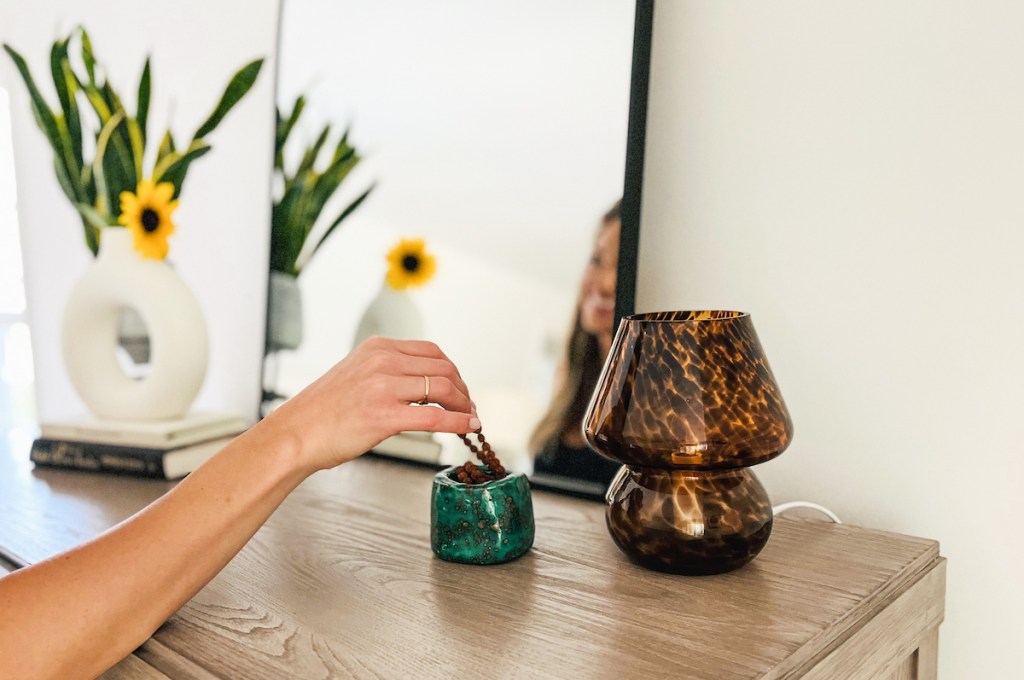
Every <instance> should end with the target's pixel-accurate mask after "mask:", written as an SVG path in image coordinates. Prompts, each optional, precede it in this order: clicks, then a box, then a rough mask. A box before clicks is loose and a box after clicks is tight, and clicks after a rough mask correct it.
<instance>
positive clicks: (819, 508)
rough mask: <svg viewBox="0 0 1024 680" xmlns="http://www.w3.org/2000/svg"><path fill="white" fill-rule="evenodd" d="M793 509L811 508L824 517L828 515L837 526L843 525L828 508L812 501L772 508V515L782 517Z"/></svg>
mask: <svg viewBox="0 0 1024 680" xmlns="http://www.w3.org/2000/svg"><path fill="white" fill-rule="evenodd" d="M793 508H810V509H812V510H817V511H818V512H820V513H822V514H823V515H827V516H828V518H829V519H831V520H832V521H833V522H835V523H836V524H842V521H841V520H840V519H839V517H837V516H836V514H835V513H834V512H832V511H831V510H829V509H828V508H825V507H822V506H820V505H818V504H817V503H811V502H810V501H792V502H790V503H782V504H780V505H776V506H775V507H773V508H772V514H773V515H781V514H782V513H784V512H786V511H787V510H792V509H793Z"/></svg>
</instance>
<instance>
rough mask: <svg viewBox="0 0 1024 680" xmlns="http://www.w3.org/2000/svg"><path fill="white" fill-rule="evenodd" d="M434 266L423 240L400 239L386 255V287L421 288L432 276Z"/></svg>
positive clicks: (397, 288)
mask: <svg viewBox="0 0 1024 680" xmlns="http://www.w3.org/2000/svg"><path fill="white" fill-rule="evenodd" d="M436 266H437V263H436V262H435V261H434V256H433V255H430V254H428V253H427V252H426V246H425V245H424V243H423V239H421V238H418V239H402V241H401V242H400V243H399V244H398V245H397V246H395V247H394V248H392V249H391V251H390V252H389V253H388V277H387V282H388V285H389V286H391V287H392V288H394V289H395V290H405V289H406V288H409V287H413V286H422V285H423V284H425V283H426V282H427V281H430V279H431V278H432V277H433V276H434V270H435V269H436Z"/></svg>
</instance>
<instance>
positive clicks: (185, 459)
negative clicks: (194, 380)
mask: <svg viewBox="0 0 1024 680" xmlns="http://www.w3.org/2000/svg"><path fill="white" fill-rule="evenodd" d="M247 427H248V424H247V423H246V421H245V420H244V419H243V418H239V417H237V416H229V415H224V414H220V413H194V414H190V415H188V416H186V417H185V418H181V419H178V420H160V421H112V420H106V421H104V420H95V419H85V418H83V419H80V420H71V421H65V422H52V423H43V424H42V425H41V427H40V437H39V438H38V439H36V440H35V441H34V442H33V443H32V453H31V456H30V457H31V459H32V461H33V462H34V463H35V464H36V465H45V466H51V467H61V468H72V469H75V470H91V471H94V472H117V473H122V474H131V475H137V476H140V477H157V478H161V479H180V478H181V477H184V476H185V475H187V474H188V473H190V472H192V471H193V470H195V469H196V468H197V467H199V466H200V465H202V464H203V463H204V462H206V460H207V459H209V458H210V457H211V456H212V455H213V454H215V453H217V451H219V450H220V449H221V448H223V447H224V445H226V444H227V443H228V442H230V441H231V440H232V439H234V438H235V437H236V436H237V435H238V434H240V433H241V432H244V431H245V430H246V428H247Z"/></svg>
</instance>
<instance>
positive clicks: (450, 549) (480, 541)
mask: <svg viewBox="0 0 1024 680" xmlns="http://www.w3.org/2000/svg"><path fill="white" fill-rule="evenodd" d="M454 470H455V468H448V469H447V470H444V471H442V472H439V473H437V476H435V477H434V487H433V491H432V493H431V498H430V547H431V548H432V549H433V550H434V554H435V555H437V556H438V557H440V558H441V559H442V560H447V561H449V562H462V563H465V564H499V563H501V562H508V561H509V560H514V559H515V558H517V557H519V556H521V555H523V554H525V553H526V552H527V551H528V550H529V549H530V548H531V547H532V546H533V535H534V524H533V500H532V498H531V497H530V483H529V481H527V479H526V476H525V475H523V474H522V473H512V474H509V475H508V476H507V477H505V478H504V479H499V480H496V481H493V482H486V483H484V484H472V485H467V484H463V483H462V482H459V481H456V480H455V479H454V477H453V471H454Z"/></svg>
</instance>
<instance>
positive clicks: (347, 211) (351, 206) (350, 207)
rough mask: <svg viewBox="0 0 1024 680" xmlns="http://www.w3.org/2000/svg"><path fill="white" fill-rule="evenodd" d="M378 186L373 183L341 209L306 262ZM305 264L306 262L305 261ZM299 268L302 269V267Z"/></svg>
mask: <svg viewBox="0 0 1024 680" xmlns="http://www.w3.org/2000/svg"><path fill="white" fill-rule="evenodd" d="M376 186H377V185H376V184H372V185H371V186H370V188H369V189H367V190H366V191H364V192H363V193H362V194H360V195H359V198H357V199H356V200H354V201H352V202H351V203H350V204H349V205H348V207H347V208H345V209H344V210H342V211H341V214H340V215H338V216H337V217H336V218H335V219H334V221H333V222H331V224H330V226H328V227H327V231H325V232H324V235H323V236H321V237H320V240H319V241H317V242H316V245H315V246H313V249H312V250H310V251H309V254H308V255H307V256H306V262H308V261H309V260H310V258H312V257H313V255H315V254H316V251H318V250H320V246H322V245H323V244H324V241H326V240H327V238H328V237H329V236H330V235H331V234H332V233H334V230H335V229H337V228H338V226H339V225H341V223H342V222H343V221H344V220H345V218H346V217H348V216H349V215H351V214H352V213H353V212H355V211H356V209H357V208H358V207H359V206H360V205H362V204H363V201H365V200H366V198H367V197H368V196H369V195H370V192H371V191H373V190H374V189H375V188H376ZM303 264H305V262H304V263H303ZM299 269H300V270H301V267H300V268H299ZM296 273H298V272H296Z"/></svg>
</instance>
